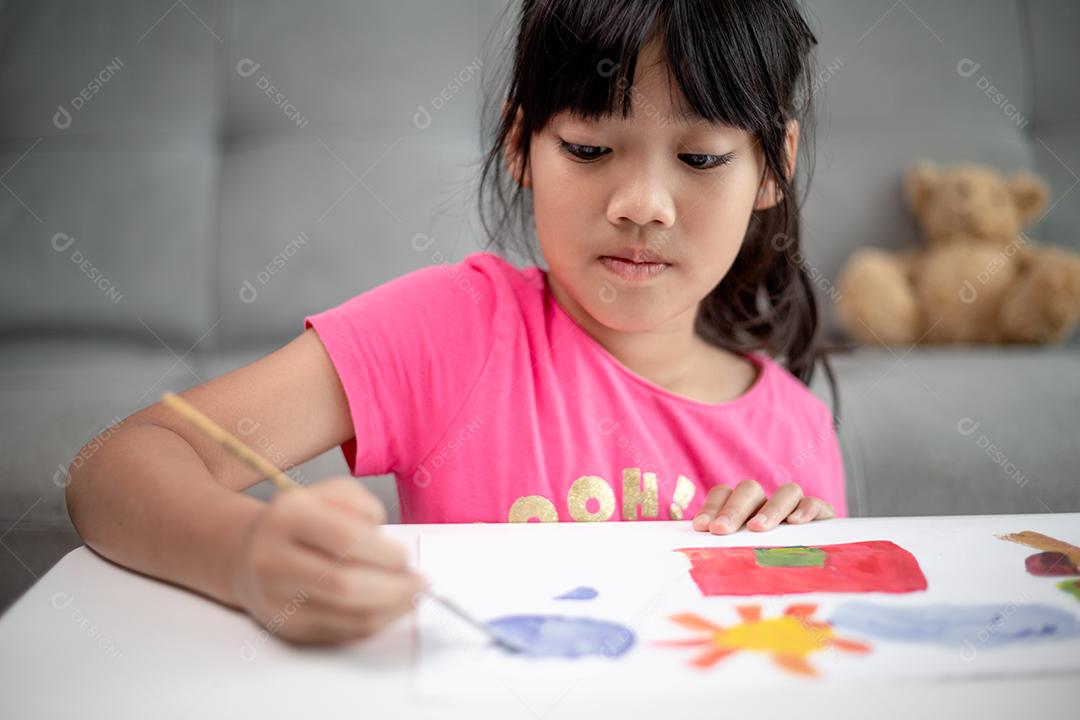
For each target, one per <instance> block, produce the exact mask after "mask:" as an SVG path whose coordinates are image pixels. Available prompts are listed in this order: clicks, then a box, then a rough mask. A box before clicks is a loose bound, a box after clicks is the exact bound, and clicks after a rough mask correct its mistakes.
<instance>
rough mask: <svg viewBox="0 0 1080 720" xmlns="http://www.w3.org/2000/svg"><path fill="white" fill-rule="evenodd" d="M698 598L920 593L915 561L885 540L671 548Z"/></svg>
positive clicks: (919, 573) (921, 582) (923, 584)
mask: <svg viewBox="0 0 1080 720" xmlns="http://www.w3.org/2000/svg"><path fill="white" fill-rule="evenodd" d="M675 552H681V553H683V554H685V555H686V556H687V557H688V558H689V559H690V577H691V578H693V580H694V582H695V583H696V584H697V586H698V589H700V590H701V592H702V594H703V595H706V596H714V595H786V594H789V593H808V592H887V593H907V592H914V591H917V590H925V589H926V587H927V584H926V577H925V576H924V575H923V573H922V570H921V569H920V568H919V563H918V561H917V560H916V559H915V556H914V555H912V554H911V553H910V552H908V551H907V550H905V549H904V548H902V547H900V546H899V545H896V544H895V543H892V542H890V541H888V540H867V541H861V542H853V543H840V544H837V545H818V546H814V547H807V546H802V545H795V546H789V547H767V548H763V547H694V548H676V550H675Z"/></svg>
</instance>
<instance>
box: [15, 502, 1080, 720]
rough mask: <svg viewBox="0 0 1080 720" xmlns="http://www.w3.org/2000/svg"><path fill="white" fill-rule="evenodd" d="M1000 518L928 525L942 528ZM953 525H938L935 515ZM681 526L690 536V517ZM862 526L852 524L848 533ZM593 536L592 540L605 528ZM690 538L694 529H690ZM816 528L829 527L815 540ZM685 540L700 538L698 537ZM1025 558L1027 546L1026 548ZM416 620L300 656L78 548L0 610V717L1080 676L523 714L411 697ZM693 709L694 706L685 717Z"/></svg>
mask: <svg viewBox="0 0 1080 720" xmlns="http://www.w3.org/2000/svg"><path fill="white" fill-rule="evenodd" d="M989 517H994V519H995V520H998V521H1000V520H1004V519H1005V517H1004V516H982V518H980V516H959V517H939V518H931V519H927V518H922V519H920V520H919V522H932V523H935V524H937V523H941V524H943V525H941V526H939V529H940V528H944V527H955V526H958V525H957V524H966V523H978V522H984V521H985V519H986V518H989ZM1008 519H1009V523H1008V524H1009V525H1012V526H1015V527H1017V528H1023V529H1030V530H1035V531H1040V530H1043V529H1044V528H1046V531H1047V534H1051V532H1050V531H1051V530H1054V529H1060V528H1061V527H1062V523H1066V526H1067V527H1073V526H1074V525H1073V523H1075V526H1080V514H1070V515H1064V514H1058V515H1050V514H1047V515H1020V516H1008ZM904 521H905V518H852V519H842V520H830V521H827V522H824V523H820V522H819V523H812V524H810V525H807V526H801V527H799V526H781V527H779V528H777V529H775V530H773V531H770V532H768V533H764V534H762V533H751V532H749V531H747V530H741V531H739V533H737V534H736V535H732V536H729V537H730V539H731V544H732V545H747V544H775V545H782V544H803V543H812V542H815V535H818V534H820V533H821V532H822V531H823V530H824V529H825V527H827V528H828V535H829V536H830V537H832V536H835V535H836V533H837V532H838V531H840V530H843V529H844V528H849V529H851V530H852V531H853V533H854V534H856V535H862V536H865V535H866V534H867V531H870V532H872V533H873V534H876V535H879V536H881V537H888V529H889V528H890V527H895V523H903V522H904ZM950 523H951V524H952V525H951V526H949V525H944V524H950ZM646 524H649V523H597V524H584V523H581V524H574V525H575V526H576V527H575V528H574V532H598V533H605V532H606V533H608V534H609V535H610V533H613V532H614V533H623V532H635V526H639V525H646ZM674 524H677V525H685V526H686V529H687V531H688V532H689V533H691V534H692V531H690V530H689V523H688V522H686V521H682V522H679V523H674ZM384 529H385V531H386V533H387V534H389V535H390V536H392V537H395V538H397V539H399V540H401V541H402V542H404V543H405V544H406V546H407V547H410V548H413V547H415V539H416V536H417V533H421V532H422V533H423V534H424V537H425V542H428V541H429V540H428V538H429V537H431V538H436V539H435V540H432V542H437V538H438V537H439V536H451V535H454V534H459V533H484V534H485V535H489V536H492V537H495V536H498V537H499V539H498V541H499V542H513V541H514V538H515V537H521V535H520V534H521V533H525V532H552V531H556V532H557V531H558V529H557V526H555V525H546V526H541V525H537V524H531V525H514V526H511V525H482V524H468V525H464V524H463V525H389V526H386V527H385V528H384ZM854 531H858V532H854ZM597 537H601V535H598V536H597ZM697 537H701V536H700V535H698V536H697ZM822 537H824V536H822ZM690 542H693V539H692V538H691V540H690ZM1032 552H1034V551H1032ZM415 662H416V637H415V614H414V615H410V616H407V617H404V618H402V619H401V620H399V621H398V622H397V623H396V624H395V625H393V626H392V627H390V628H388V629H386V630H385V631H384V632H382V633H381V634H379V635H378V636H376V637H373V638H370V639H368V640H365V641H362V642H359V643H356V644H354V645H351V646H348V647H343V648H336V649H335V648H331V649H326V648H323V649H299V648H294V647H292V646H289V645H287V644H286V643H284V642H280V641H278V640H277V639H275V638H273V637H270V636H267V635H266V634H265V633H264V632H263V630H262V628H261V627H260V626H259V625H257V624H256V623H255V622H253V621H252V620H251V619H249V618H248V617H247V616H245V615H244V614H242V613H239V612H235V611H232V610H230V609H227V608H224V607H222V606H220V605H218V604H217V603H215V602H213V601H211V600H208V599H206V598H203V597H202V596H199V595H196V594H194V593H191V592H188V591H186V590H184V589H182V588H178V587H175V586H172V585H169V584H166V583H162V582H159V581H157V580H154V579H152V578H148V577H145V576H142V575H139V574H136V573H133V572H130V571H128V570H126V569H124V568H122V567H119V566H117V565H115V564H113V563H111V562H109V561H107V560H105V559H103V558H101V557H100V556H98V555H97V554H96V553H94V552H93V551H91V550H89V549H87V548H85V547H83V548H79V549H77V550H74V551H72V552H71V553H69V554H68V555H67V556H65V557H64V558H63V560H61V561H60V562H59V563H58V564H57V565H56V566H55V567H54V568H53V569H52V570H50V571H49V572H48V573H47V574H46V575H45V576H44V577H42V578H41V579H40V580H39V581H38V582H37V584H35V585H34V586H33V587H32V588H31V589H30V590H29V591H28V592H27V593H26V594H25V595H24V596H23V597H22V598H20V599H19V600H18V601H17V602H16V603H15V605H14V606H12V607H11V609H9V611H8V612H7V613H6V614H5V615H4V616H3V617H2V618H0V678H2V688H0V718H37V717H41V718H59V717H79V718H110V719H112V718H126V717H155V718H170V717H176V718H186V717H198V718H217V717H220V718H229V719H230V720H232V719H234V718H238V717H259V718H266V717H289V718H294V719H295V718H298V717H304V718H307V717H312V718H315V717H317V718H338V717H340V718H365V719H368V718H377V717H395V718H396V717H410V718H411V717H432V718H436V717H437V718H439V720H446V719H447V718H450V717H468V718H475V717H477V716H492V717H505V718H544V719H545V720H546V719H548V718H551V719H554V718H565V717H589V718H593V717H596V716H597V715H598V714H600V713H603V714H605V715H606V716H609V717H615V716H619V717H629V716H641V717H646V716H649V717H651V716H653V715H654V714H655V713H657V712H667V713H671V712H675V713H678V712H686V713H690V712H694V713H699V712H702V711H706V712H712V713H721V712H722V713H723V714H724V716H725V717H739V716H742V717H757V716H760V714H761V713H762V712H763V711H764V712H765V713H766V714H767V715H770V716H771V715H780V714H781V713H783V714H784V715H791V714H795V715H797V716H801V717H822V718H825V717H827V718H830V720H835V719H836V718H845V717H852V718H865V717H867V716H871V717H875V718H878V717H883V718H889V717H895V718H898V719H899V718H903V719H904V720H908V718H912V717H920V718H921V717H951V718H964V717H979V718H987V717H1020V716H1023V715H1026V714H1030V713H1031V712H1032V711H1034V710H1036V709H1037V712H1038V714H1039V716H1040V718H1051V717H1069V718H1074V717H1076V712H1077V701H1076V698H1077V691H1078V690H1080V676H1078V675H1075V674H1061V675H1056V676H1049V677H1041V678H1010V679H1001V678H997V679H991V680H980V681H950V682H925V681H910V680H909V681H894V682H875V683H859V684H852V685H851V686H843V687H841V688H840V689H839V690H838V689H837V688H836V686H832V687H827V688H806V689H802V688H800V689H797V690H793V691H791V692H787V691H785V692H784V693H783V696H782V697H777V696H776V694H775V693H773V695H772V696H769V694H768V693H762V692H761V690H760V689H759V690H750V689H748V690H746V691H740V692H738V693H734V694H733V693H731V692H730V691H725V692H724V693H723V694H720V693H716V694H709V695H702V696H696V697H690V696H679V697H666V698H663V700H662V701H658V700H642V701H633V702H623V703H620V701H619V700H618V699H617V698H610V697H590V694H589V688H588V687H587V685H585V684H583V685H581V686H576V687H574V688H573V689H572V690H571V691H570V692H568V693H567V694H566V695H565V696H563V697H562V698H561V699H560V700H559V701H558V702H557V703H555V704H554V705H552V706H549V707H542V708H537V707H527V706H526V705H524V704H523V703H522V702H521V701H520V700H518V699H517V698H515V697H513V696H512V695H511V694H510V693H507V696H506V697H505V698H503V701H501V702H498V703H490V704H487V705H485V706H484V707H475V706H470V705H469V704H466V703H458V702H445V701H444V702H435V701H433V700H431V699H425V698H418V697H416V696H415V694H414V687H413V683H414V680H415V674H416V673H415ZM687 717H689V715H688V716H687Z"/></svg>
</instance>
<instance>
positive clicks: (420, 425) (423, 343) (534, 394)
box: [67, 0, 846, 641]
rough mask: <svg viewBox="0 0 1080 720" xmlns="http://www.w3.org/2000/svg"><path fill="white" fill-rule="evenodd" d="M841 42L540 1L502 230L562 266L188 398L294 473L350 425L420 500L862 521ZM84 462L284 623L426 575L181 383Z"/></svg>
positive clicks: (203, 574)
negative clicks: (273, 489) (822, 73)
mask: <svg viewBox="0 0 1080 720" xmlns="http://www.w3.org/2000/svg"><path fill="white" fill-rule="evenodd" d="M814 43H815V39H814V37H813V35H812V33H811V32H810V30H809V28H808V27H807V26H806V24H805V23H804V21H803V19H802V17H801V16H800V14H799V11H798V10H797V8H796V7H795V6H794V4H793V0H761V1H760V2H756V3H754V4H753V8H752V10H751V9H750V6H749V4H747V3H743V2H737V1H736V0H729V1H724V0H699V1H690V0H687V1H686V2H679V3H662V2H659V1H658V0H626V1H624V2H620V3H611V2H607V1H601V0H558V1H552V0H549V1H548V2H538V1H534V0H525V1H524V5H523V7H522V12H521V17H520V25H519V32H518V37H517V42H516V52H515V56H514V62H513V70H512V76H511V78H510V83H509V87H508V89H506V90H505V91H503V92H501V93H500V95H499V96H498V103H497V105H496V106H493V107H495V108H496V110H497V111H501V112H497V113H496V114H497V115H498V117H499V120H498V122H497V128H496V130H495V132H494V133H492V136H491V143H490V147H489V150H488V152H487V154H486V162H485V164H484V167H483V173H482V176H481V183H480V204H481V209H482V217H483V218H484V227H485V229H486V230H487V231H488V233H489V236H490V237H489V241H490V243H489V245H488V247H490V246H492V245H494V246H495V247H497V248H498V249H499V250H500V251H503V254H506V253H505V251H506V250H507V249H508V248H509V247H510V245H509V243H508V238H510V237H512V236H515V234H516V237H517V240H518V242H519V246H518V247H519V248H520V249H523V250H524V251H525V253H526V254H528V255H529V256H530V257H535V255H534V254H533V249H534V247H536V246H538V247H539V249H540V251H541V252H542V254H543V257H544V260H546V264H547V267H548V269H547V270H544V269H541V268H540V267H539V266H530V267H527V268H525V269H519V268H517V267H516V266H515V265H513V264H511V263H510V262H509V261H507V260H505V259H503V257H501V256H500V255H498V254H494V253H491V252H477V253H474V254H472V255H469V256H468V257H467V258H466V259H465V260H464V261H462V262H460V263H456V264H449V265H446V264H434V265H431V266H428V267H426V268H424V269H421V270H417V271H415V272H411V273H409V274H407V275H405V276H403V277H400V278H397V279H395V280H392V281H390V282H388V283H386V284H384V285H382V286H380V287H377V288H375V289H373V290H370V291H368V292H364V293H362V294H360V295H357V296H355V297H353V298H352V299H350V300H348V301H346V302H344V303H342V304H341V305H339V306H337V307H334V308H331V309H328V310H325V311H323V312H321V313H318V314H315V315H312V316H309V317H307V318H305V331H304V332H303V333H302V334H301V335H300V336H299V337H297V338H296V339H295V340H293V341H292V342H290V343H288V344H287V345H285V346H284V347H282V348H280V349H279V350H277V351H275V352H273V353H271V354H270V355H268V356H266V357H264V358H262V359H260V360H258V361H256V362H254V363H252V364H250V365H248V366H246V367H242V368H239V369H237V370H235V371H233V372H231V373H228V374H226V375H224V376H222V377H220V378H217V379H215V380H213V381H211V382H208V383H206V384H204V385H200V386H196V387H194V388H191V389H189V390H187V391H185V392H184V393H183V395H184V397H185V399H187V400H188V401H190V402H191V403H192V404H194V405H195V406H196V407H199V408H200V409H202V410H203V411H204V412H205V413H207V414H208V415H210V416H211V417H213V418H214V419H215V420H217V421H218V422H219V423H220V424H221V425H223V426H224V427H226V428H227V429H230V430H231V431H233V432H234V433H236V434H238V435H239V436H240V437H242V438H246V439H247V440H248V441H249V442H251V443H258V444H259V445H260V446H261V445H262V444H263V443H272V444H273V446H274V447H275V448H276V449H277V450H278V451H279V452H278V453H277V457H276V458H273V460H275V461H277V462H278V464H279V466H281V467H285V466H288V465H289V464H298V463H300V462H303V461H305V460H307V459H309V458H312V457H315V456H317V455H319V454H321V453H323V452H325V451H326V450H328V449H330V448H333V447H334V446H335V445H340V447H341V449H342V451H343V452H344V456H345V459H346V461H347V463H348V467H349V470H350V472H351V474H352V475H354V476H363V475H376V474H383V473H388V472H392V473H394V475H395V476H396V479H397V487H398V493H399V496H400V500H401V519H402V521H403V522H410V523H431V522H460V523H471V522H485V523H501V522H529V521H541V522H572V521H604V520H635V521H641V520H668V519H674V520H678V519H692V528H693V529H694V530H696V531H699V532H711V533H718V534H723V533H731V532H734V531H736V530H738V529H740V528H741V527H742V526H743V525H744V524H745V526H746V528H747V529H748V530H750V531H755V532H756V531H765V530H769V529H771V528H773V527H776V525H777V524H778V523H781V522H787V523H805V522H808V521H811V520H817V519H824V518H829V517H833V516H834V515H840V516H843V515H845V514H846V503H845V496H844V472H843V466H842V463H841V459H840V453H839V448H838V443H837V439H836V435H835V433H834V430H833V418H832V416H831V413H830V412H829V410H828V408H827V406H826V405H825V404H824V403H822V402H821V401H820V400H818V399H817V398H816V397H815V396H814V395H813V394H811V392H810V391H809V390H808V388H807V387H806V384H808V383H809V381H810V378H811V375H812V373H813V370H814V366H815V362H816V360H817V359H818V355H819V354H820V352H819V350H818V348H817V346H816V340H815V338H816V332H815V331H816V328H817V317H816V311H815V305H814V299H813V295H812V292H811V285H810V282H809V279H808V277H807V274H806V272H805V270H804V268H803V267H802V265H801V264H800V263H799V262H798V261H797V258H798V257H801V256H800V255H799V242H798V229H797V220H798V209H797V207H796V204H795V202H794V195H795V181H794V177H795V167H796V162H795V158H796V155H797V150H798V147H799V138H800V129H801V128H804V127H805V125H806V123H805V120H806V119H807V118H808V117H809V113H808V112H807V110H808V101H809V95H808V94H807V92H806V91H808V90H809V88H810V83H809V82H808V80H809V78H810V77H811V74H810V69H809V65H808V56H809V53H810V50H811V47H812V45H813V44H814ZM801 121H802V122H801ZM516 221H520V222H516ZM534 230H535V238H533V231H534ZM418 248H419V249H422V248H420V246H418ZM774 358H775V359H774ZM778 361H779V362H778ZM826 367H827V366H826ZM71 479H72V482H71V483H70V485H69V488H68V494H67V500H68V507H69V512H70V514H71V517H72V521H73V522H74V523H75V525H76V527H77V528H78V530H79V532H80V533H81V534H82V536H83V537H84V539H85V540H86V542H87V544H88V545H90V546H91V547H93V548H94V549H96V550H97V551H99V552H101V553H102V554H104V555H106V556H108V557H110V558H112V559H114V560H116V561H117V562H120V563H122V564H124V565H127V566H129V567H132V568H135V569H137V570H140V571H143V572H146V573H148V574H151V575H154V576H157V577H161V578H164V579H167V580H170V581H173V582H176V583H178V584H181V585H184V586H187V587H190V588H193V589H195V590H197V591H200V592H203V593H205V594H207V595H209V596H211V597H214V598H216V599H217V600H219V601H221V602H223V603H226V604H229V605H232V606H235V607H239V608H242V609H244V610H246V611H247V612H249V613H250V614H251V615H252V616H253V617H255V618H256V619H258V620H259V621H260V622H267V621H269V620H270V619H271V618H274V617H275V615H279V614H280V610H281V608H282V607H283V606H285V605H286V604H287V603H290V602H291V603H292V605H293V609H294V612H293V613H292V614H291V615H290V617H289V619H288V621H287V622H285V623H283V624H280V627H277V628H276V631H277V632H278V634H280V635H281V636H282V637H285V638H288V639H292V640H297V641H342V640H348V639H351V638H356V637H363V636H366V635H370V634H372V633H374V632H376V631H377V630H379V629H380V628H382V627H383V626H385V625H386V624H387V623H389V622H391V621H392V620H394V619H395V618H397V617H398V616H400V615H401V614H402V613H404V612H407V611H408V610H409V609H410V608H411V607H412V599H413V597H414V594H415V593H416V592H418V591H420V590H421V589H422V588H423V587H424V579H423V578H422V577H420V576H418V575H417V574H416V573H415V572H414V571H413V570H411V569H410V568H409V567H408V565H407V561H406V553H405V552H404V550H403V549H402V548H401V547H399V546H398V545H397V544H396V543H394V542H392V541H390V540H389V539H387V538H385V537H383V536H382V535H381V534H380V533H379V531H378V528H377V526H378V525H379V524H380V523H382V522H384V521H385V518H386V513H385V509H384V508H383V507H382V505H381V504H380V503H379V501H378V500H377V499H376V498H375V497H374V496H373V495H372V494H371V493H369V492H368V491H366V490H365V489H364V488H363V486H362V485H361V484H359V483H357V482H356V481H355V480H352V479H350V478H346V477H342V478H336V479H332V480H330V481H327V482H321V483H316V484H315V485H314V486H313V487H312V488H311V489H310V490H307V491H305V492H298V493H280V494H278V495H277V496H275V498H274V499H273V501H272V502H270V503H263V502H260V501H258V500H256V499H255V498H252V497H250V496H248V495H245V494H243V493H240V492H238V491H240V490H242V489H244V488H246V487H249V486H250V485H252V484H253V483H255V482H256V481H257V480H259V478H258V477H256V476H255V474H254V473H253V472H252V471H250V470H248V469H247V468H246V467H245V466H244V465H242V464H240V463H239V462H237V461H236V460H235V459H234V458H232V457H231V456H229V455H228V454H227V453H226V452H224V451H222V450H221V449H220V448H219V447H217V446H216V445H215V444H214V443H213V442H212V441H208V440H207V439H206V438H205V437H202V436H201V435H200V434H199V433H198V432H196V431H193V430H192V429H191V428H190V427H188V426H187V425H186V424H185V422H184V421H183V420H182V419H180V418H178V417H176V416H175V415H174V414H172V413H171V412H169V411H168V410H167V409H165V408H163V407H162V406H160V404H156V405H153V406H151V407H148V408H145V409H143V410H141V411H139V412H138V413H136V414H135V415H133V416H131V417H130V418H128V420H127V421H126V422H125V423H124V424H123V425H122V427H121V429H120V430H119V431H117V432H114V434H113V435H112V437H110V438H109V440H108V442H106V443H104V444H103V446H102V448H101V449H100V450H99V451H98V452H96V453H94V454H93V457H92V460H90V461H89V462H86V463H84V464H82V466H81V467H79V468H73V469H72V478H71ZM297 598H299V599H300V600H301V601H300V602H297Z"/></svg>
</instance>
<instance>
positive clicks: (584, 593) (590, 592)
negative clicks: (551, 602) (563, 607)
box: [555, 585, 600, 600]
mask: <svg viewBox="0 0 1080 720" xmlns="http://www.w3.org/2000/svg"><path fill="white" fill-rule="evenodd" d="M599 594H600V593H598V592H596V588H591V587H589V586H587V585H580V586H578V587H576V588H574V589H573V590H568V591H567V592H564V593H563V594H562V595H556V596H555V599H556V600H592V599H593V598H594V597H596V596H597V595H599Z"/></svg>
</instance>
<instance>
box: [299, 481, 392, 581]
mask: <svg viewBox="0 0 1080 720" xmlns="http://www.w3.org/2000/svg"><path fill="white" fill-rule="evenodd" d="M286 523H287V525H288V529H289V534H290V535H291V536H292V537H293V538H294V539H295V540H297V541H299V542H301V543H303V544H305V545H308V546H310V547H312V548H314V549H316V550H319V551H320V552H323V553H326V554H327V555H329V556H330V557H332V558H333V559H334V560H337V561H340V562H360V563H369V564H372V565H377V566H379V567H382V568H387V569H390V570H401V569H403V568H405V567H406V566H407V564H408V555H407V553H406V551H405V548H404V547H403V546H402V545H401V544H400V543H398V542H396V541H394V540H391V539H390V538H387V537H385V536H384V535H383V534H382V532H380V530H379V526H378V525H372V524H371V523H369V522H367V521H363V520H358V519H356V518H353V517H349V516H347V515H345V514H344V513H337V512H331V511H329V510H327V508H326V505H325V504H323V503H322V502H321V501H319V500H317V499H315V498H311V502H304V501H301V502H295V503H294V504H293V505H292V506H291V508H290V513H289V515H288V517H287V519H286Z"/></svg>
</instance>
